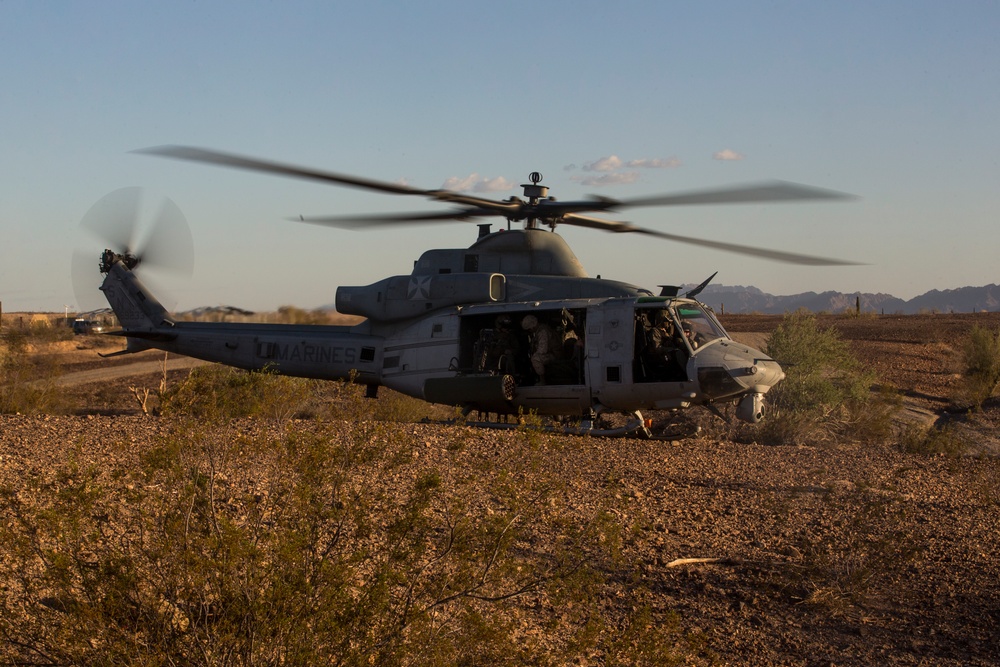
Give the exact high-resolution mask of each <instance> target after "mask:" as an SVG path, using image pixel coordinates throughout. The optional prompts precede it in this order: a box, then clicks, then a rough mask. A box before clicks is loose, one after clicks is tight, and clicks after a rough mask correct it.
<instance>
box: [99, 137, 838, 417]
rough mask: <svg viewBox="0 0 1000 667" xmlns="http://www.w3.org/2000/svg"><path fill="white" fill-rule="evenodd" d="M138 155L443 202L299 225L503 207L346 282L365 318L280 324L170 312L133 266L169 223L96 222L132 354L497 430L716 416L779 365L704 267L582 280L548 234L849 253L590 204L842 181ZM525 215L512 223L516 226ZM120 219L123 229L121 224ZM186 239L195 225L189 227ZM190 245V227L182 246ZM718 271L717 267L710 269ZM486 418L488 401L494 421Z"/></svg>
mask: <svg viewBox="0 0 1000 667" xmlns="http://www.w3.org/2000/svg"><path fill="white" fill-rule="evenodd" d="M135 152H136V153H140V154H145V155H152V156H157V157H166V158H173V159H179V160H187V161H193V162H198V163H203V164H212V165H216V166H223V167H230V168H237V169H244V170H251V171H257V172H263V173H267V174H273V175H281V176H286V177H292V178H299V179H308V180H314V181H320V182H324V183H333V184H336V185H342V186H348V187H354V188H362V189H367V190H374V191H377V192H383V193H388V194H398V195H408V196H420V197H424V198H429V199H431V200H434V201H438V202H442V203H445V204H448V205H450V206H451V208H450V209H449V210H445V211H436V212H430V213H425V212H421V213H395V214H390V215H365V216H327V217H304V216H299V217H298V218H296V220H298V221H300V222H305V223H311V224H318V225H326V226H334V227H347V228H357V227H365V226H369V225H386V224H412V223H422V222H432V221H441V220H450V221H481V220H483V219H487V218H496V217H499V218H502V219H504V220H505V221H506V223H507V224H506V227H501V228H500V229H498V230H496V231H494V230H493V229H492V224H490V223H489V222H485V223H484V222H479V224H478V229H479V231H478V237H477V238H476V239H475V240H474V242H473V243H472V244H471V245H470V246H468V247H467V248H457V249H431V250H427V251H425V252H423V254H421V255H420V257H419V258H418V259H417V260H416V261H415V262H414V266H413V270H412V272H411V273H409V274H408V275H396V276H391V277H388V278H385V279H383V280H380V281H378V282H376V283H373V284H371V285H366V286H341V287H338V288H337V291H336V301H335V303H336V309H337V311H338V312H339V313H341V314H344V315H355V316H360V317H362V318H364V319H363V320H362V321H361V322H360V323H359V324H356V325H291V324H255V323H206V322H186V321H181V320H179V319H178V318H177V317H175V316H174V315H173V314H171V313H170V312H168V311H167V309H166V308H165V307H164V306H163V305H162V304H161V303H160V302H159V301H158V300H157V299H156V297H155V296H154V295H153V294H152V292H151V291H150V290H149V289H148V288H147V287H146V285H145V284H144V282H143V280H142V279H141V278H140V277H139V276H138V275H137V270H138V269H139V267H140V265H142V264H143V263H144V262H146V261H147V259H149V258H152V256H153V255H154V253H155V252H156V248H154V247H152V246H153V245H154V244H155V243H156V242H165V240H166V239H168V238H172V237H174V236H177V235H180V236H183V234H182V233H181V232H178V233H176V234H174V233H171V232H169V231H161V230H159V229H158V230H156V231H154V232H153V234H151V235H150V243H149V244H148V245H150V246H151V247H150V248H147V249H146V250H136V249H134V248H133V247H132V246H131V235H132V234H131V231H129V232H127V233H119V232H118V231H115V225H114V224H111V223H108V222H106V221H105V220H104V219H103V218H100V215H98V218H99V220H98V221H97V222H96V223H93V224H92V225H91V226H92V228H93V229H92V231H97V232H98V233H99V234H102V235H103V236H104V238H106V239H107V240H108V241H109V242H110V243H109V245H110V246H112V247H109V248H106V249H105V250H104V252H103V253H102V254H101V257H100V263H99V269H100V273H101V274H102V276H103V281H102V284H101V286H100V289H101V291H103V293H104V296H105V298H106V299H107V301H108V303H109V304H110V306H111V308H112V309H113V311H114V312H115V315H116V316H117V318H118V321H119V323H120V326H121V329H120V330H119V331H114V332H110V334H111V335H118V336H123V337H124V338H125V339H126V341H127V344H126V347H125V349H123V350H121V351H120V352H117V353H115V354H131V353H136V352H141V351H144V350H148V349H159V350H163V351H166V352H171V353H176V354H181V355H186V356H190V357H195V358H198V359H202V360H205V361H209V362H217V363H221V364H225V365H229V366H234V367H237V368H242V369H246V370H262V369H267V370H268V371H271V372H275V373H279V374H284V375H291V376H298V377H305V378H314V379H323V380H344V379H348V380H351V381H353V382H356V383H360V384H363V385H365V387H366V390H365V395H366V396H367V397H369V398H375V397H377V395H378V388H379V387H381V386H385V387H387V388H389V389H392V390H395V391H398V392H400V393H403V394H406V395H409V396H413V397H416V398H419V399H422V400H425V401H428V402H430V403H436V404H442V405H450V406H456V407H457V408H459V409H461V411H462V412H463V414H464V415H466V416H468V415H470V414H471V413H472V412H473V411H475V412H477V413H478V414H479V415H486V420H485V421H479V422H474V423H477V424H480V425H484V426H496V427H505V426H506V425H507V424H508V417H510V416H512V415H519V414H527V413H536V414H538V415H546V416H551V417H554V418H557V419H559V420H561V421H563V422H568V423H572V425H571V426H564V427H561V428H563V429H564V430H567V431H572V432H575V433H586V434H592V435H622V434H632V433H638V434H639V435H645V436H649V435H650V432H649V429H648V426H649V420H646V419H644V418H643V416H642V412H641V411H642V410H668V411H681V410H685V409H687V408H690V407H692V406H702V407H704V408H707V409H708V410H710V411H711V412H713V413H715V414H716V415H718V416H720V417H723V418H724V419H725V418H726V417H725V416H724V414H723V412H722V411H721V410H720V406H724V405H727V404H728V405H735V416H736V417H737V418H738V419H740V420H742V421H745V422H749V423H757V422H759V421H761V420H762V419H763V418H764V414H765V410H764V404H765V396H766V394H767V392H768V391H769V390H770V389H771V388H772V387H774V386H775V385H776V384H778V383H779V382H780V381H781V380H782V379H783V378H784V372H783V371H782V369H781V366H780V365H779V364H778V362H777V361H775V360H774V359H772V358H771V357H769V356H768V355H766V354H765V353H763V352H761V351H759V350H756V349H753V348H751V347H749V346H747V345H743V344H740V343H738V342H736V341H734V340H733V339H732V338H731V337H730V336H729V335H728V334H727V333H726V330H725V328H724V327H723V326H722V324H721V323H720V322H719V320H718V319H717V318H716V316H715V314H714V313H713V312H712V311H711V309H710V308H708V307H707V306H705V305H704V304H702V303H700V302H699V301H698V300H697V296H698V294H699V293H700V292H701V291H702V290H703V289H704V288H705V287H706V286H707V285H708V283H709V281H710V280H711V279H712V278H709V279H708V280H706V281H704V282H703V283H701V284H700V285H699V286H698V287H696V288H694V289H692V290H690V291H688V292H686V293H685V294H683V295H681V294H679V291H680V290H679V289H678V288H671V287H662V288H661V290H660V291H659V292H658V293H656V294H654V293H653V292H652V291H651V290H648V289H645V288H642V287H638V286H635V285H632V284H629V283H626V282H620V281H616V280H609V279H603V278H601V277H599V276H598V277H596V278H592V277H589V276H588V275H587V273H586V271H585V270H584V268H583V266H582V264H581V262H580V261H579V259H578V258H577V257H576V255H575V254H574V253H573V251H572V250H571V249H570V247H569V245H568V244H567V243H566V241H565V240H564V239H563V237H562V236H560V235H559V234H558V233H556V231H555V230H556V227H557V226H559V225H575V226H581V227H587V228H591V229H597V230H602V231H608V232H614V233H638V234H643V235H647V236H653V237H657V238H663V239H666V240H671V241H677V242H682V243H688V244H695V245H700V246H705V247H709V248H714V249H718V250H724V251H728V252H736V253H741V254H746V255H752V256H756V257H761V258H765V259H769V260H775V261H781V262H789V263H796V264H805V265H816V266H820V265H850V264H855V263H854V262H849V261H844V260H838V259H831V258H824V257H816V256H811V255H801V254H796V253H789V252H784V251H779V250H774V249H768V248H757V247H753V246H745V245H739V244H734V243H729V242H720V241H712V240H706V239H697V238H692V237H686V236H679V235H675V234H669V233H665V232H661V231H657V230H653V229H647V228H642V227H638V226H635V225H632V224H631V223H628V222H621V221H615V220H611V219H607V218H603V217H597V216H594V215H591V214H592V213H595V212H597V213H604V212H614V211H617V210H620V209H624V208H634V207H646V206H674V205H696V204H739V203H750V202H779V201H802V200H837V199H847V198H850V195H846V194H844V193H840V192H835V191H831V190H825V189H821V188H815V187H811V186H805V185H799V184H794V183H788V182H781V181H778V182H771V183H764V184H756V185H746V186H736V187H728V188H721V189H714V190H702V191H695V192H688V193H681V194H668V195H661V196H653V197H644V198H638V199H630V200H616V199H612V198H608V197H592V198H589V199H584V200H579V201H565V202H564V201H559V200H556V199H555V198H554V197H550V196H549V194H548V188H547V187H546V186H543V185H541V181H542V176H541V174H539V173H538V172H532V173H531V174H530V176H529V179H528V180H529V183H526V184H522V186H521V187H522V189H523V198H521V197H509V198H507V199H504V200H492V199H486V198H481V197H476V196H470V195H466V194H463V193H460V192H457V191H451V190H445V189H437V190H423V189H419V188H415V187H412V186H409V185H402V184H398V183H389V182H382V181H377V180H372V179H367V178H361V177H357V176H350V175H344V174H339V173H334V172H329V171H323V170H318V169H311V168H306V167H300V166H295V165H290V164H285V163H280V162H274V161H270V160H263V159H258V158H252V157H246V156H242V155H236V154H232V153H226V152H221V151H216V150H208V149H204V148H195V147H190V146H176V145H168V146H157V147H152V148H146V149H140V150H138V151H135ZM515 225H519V227H520V228H517V227H515ZM126 226H127V225H126ZM187 233H188V235H189V234H190V232H187ZM187 244H189V237H188V238H186V239H184V240H183V242H182V245H187ZM712 277H714V274H713V276H712ZM613 413H620V414H623V415H626V416H627V417H628V422H627V423H626V425H625V426H623V427H618V428H600V427H599V421H598V419H599V417H600V416H601V415H604V414H613ZM490 415H495V416H496V418H495V419H494V420H490Z"/></svg>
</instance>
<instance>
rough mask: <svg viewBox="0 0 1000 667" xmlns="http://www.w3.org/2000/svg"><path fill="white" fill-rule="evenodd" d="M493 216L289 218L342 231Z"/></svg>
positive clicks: (466, 212)
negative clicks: (338, 228)
mask: <svg viewBox="0 0 1000 667" xmlns="http://www.w3.org/2000/svg"><path fill="white" fill-rule="evenodd" d="M492 215H495V213H494V212H492V211H485V210H477V209H469V210H464V211H438V212H431V213H398V214H386V215H352V216H340V215H337V216H302V215H300V216H299V217H297V218H289V220H293V221H295V222H306V223H309V224H311V225H325V226H327V227H340V228H342V229H359V228H361V227H369V226H371V227H377V226H384V225H400V224H407V223H410V222H415V223H421V222H446V221H451V220H459V221H466V220H471V219H472V218H479V217H486V216H492Z"/></svg>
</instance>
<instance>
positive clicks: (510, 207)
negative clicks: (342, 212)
mask: <svg viewBox="0 0 1000 667" xmlns="http://www.w3.org/2000/svg"><path fill="white" fill-rule="evenodd" d="M135 152H136V153H142V154H146V155H157V156H161V157H169V158H175V159H179V160H189V161H192V162H201V163H206V164H214V165H219V166H224V167H234V168H237V169H247V170H250V171H258V172H263V173H268V174H277V175H281V176H288V177H291V178H302V179H309V180H316V181H321V182H325V183H335V184H337V185H346V186H349V187H354V188H361V189H365V190H374V191H377V192H385V193H388V194H399V195H416V196H420V197H426V198H429V199H432V200H435V201H440V202H444V203H447V204H450V205H452V206H453V207H454V208H452V209H450V210H446V211H432V212H428V213H397V214H387V215H354V216H322V217H302V216H300V217H299V218H296V219H297V220H300V221H302V222H308V223H312V224H317V225H327V226H332V227H344V228H355V229H356V228H360V227H367V226H372V225H393V224H408V223H426V222H438V221H447V220H456V221H468V220H475V219H478V218H485V217H492V216H499V217H502V218H504V219H505V220H507V222H508V224H512V223H523V224H524V227H525V228H526V229H535V228H537V227H538V226H540V225H545V226H548V227H549V228H550V229H553V230H554V229H555V228H556V227H557V226H558V225H575V226H578V227H589V228H591V229H600V230H603V231H607V232H615V233H636V234H645V235H647V236H655V237H657V238H661V239H666V240H668V241H677V242H679V243H688V244H691V245H697V246H702V247H706V248H714V249H716V250H724V251H727V252H734V253H738V254H742V255H750V256H754V257H761V258H764V259H770V260H775V261H779V262H787V263H791V264H804V265H811V266H845V265H855V264H857V262H849V261H845V260H839V259H831V258H827V257H816V256H812V255H802V254H798V253H789V252H783V251H780V250H773V249H770V248H758V247H754V246H748V245H742V244H736V243H726V242H723V241H711V240H708V239H700V238H694V237H689V236H680V235H677V234H669V233H666V232H661V231H658V230H655V229H648V228H645V227H638V226H635V225H632V224H630V223H628V222H622V221H616V220H609V219H607V218H602V217H596V216H593V215H587V214H589V213H608V212H615V211H619V210H621V209H626V208H640V207H648V206H691V205H700V204H745V203H761V202H787V201H817V200H845V199H853V196H852V195H848V194H845V193H842V192H836V191H833V190H826V189H822V188H816V187H812V186H808V185H799V184H796V183H788V182H784V181H773V182H770V183H762V184H755V185H745V186H737V187H729V188H720V189H709V190H698V191H692V192H686V193H680V194H672V195H657V196H652V197H639V198H634V199H624V200H620V199H612V198H610V197H601V196H594V197H591V198H589V199H583V200H578V201H557V200H556V199H555V198H553V197H549V196H548V188H547V187H545V186H543V185H539V184H540V183H541V180H542V175H541V174H539V173H538V172H532V173H531V175H530V176H529V180H530V181H531V183H527V184H522V185H521V187H522V188H523V193H524V199H521V198H520V197H510V198H508V199H504V200H494V199H485V198H482V197H474V196H471V195H466V194H462V193H460V192H455V191H452V190H423V189H420V188H414V187H410V186H408V185H401V184H397V183H387V182H383V181H376V180H372V179H367V178H361V177H358V176H350V175H345V174H338V173H335V172H329V171H322V170H318V169H311V168H308V167H299V166H295V165H289V164H284V163H280V162H272V161H269V160H261V159H257V158H252V157H246V156H241V155H235V154H232V153H223V152H220V151H215V150H208V149H204V148H195V147H191V146H155V147H152V148H144V149H140V150H137V151H135Z"/></svg>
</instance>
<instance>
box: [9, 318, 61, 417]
mask: <svg viewBox="0 0 1000 667" xmlns="http://www.w3.org/2000/svg"><path fill="white" fill-rule="evenodd" d="M51 328H52V327H44V326H37V327H32V328H31V329H28V330H25V331H18V330H12V331H10V332H8V333H7V334H5V335H4V337H3V339H2V340H0V413H3V414H13V413H21V414H40V413H58V412H61V411H62V410H63V408H64V399H63V394H62V392H61V391H60V390H59V387H58V386H57V385H56V379H57V378H58V377H59V374H60V370H59V366H58V365H57V364H56V363H55V362H54V361H53V360H52V359H51V358H48V357H44V356H42V355H36V354H32V353H30V352H29V348H30V347H33V346H35V345H38V344H39V342H40V341H41V340H45V339H46V337H47V336H49V335H50V333H51V332H50V331H49V330H50V329H51Z"/></svg>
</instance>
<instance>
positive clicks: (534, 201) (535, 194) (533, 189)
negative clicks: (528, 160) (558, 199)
mask: <svg viewBox="0 0 1000 667" xmlns="http://www.w3.org/2000/svg"><path fill="white" fill-rule="evenodd" d="M528 180H530V181H531V183H521V187H522V188H524V196H525V197H527V198H528V205H529V206H531V212H530V213H529V214H528V218H527V220H526V221H525V223H524V228H525V229H538V220H539V218H537V217H535V213H534V212H535V209H536V208H537V206H538V202H539V201H540V200H542V199H546V198H548V196H549V189H548V188H547V187H546V186H544V185H539V183H541V182H542V175H541V174H540V173H539V172H537V171H533V172H531V173H530V174H528ZM549 226H550V227H552V228H555V222H549Z"/></svg>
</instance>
